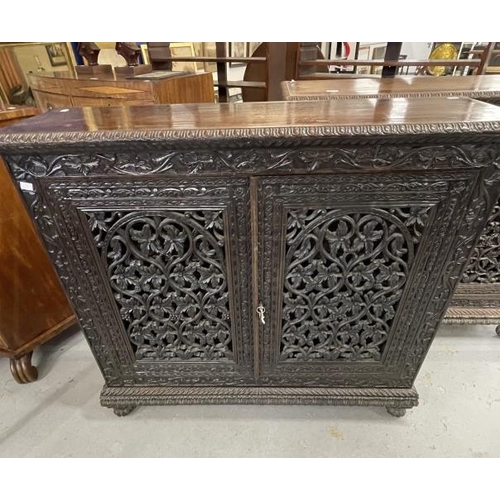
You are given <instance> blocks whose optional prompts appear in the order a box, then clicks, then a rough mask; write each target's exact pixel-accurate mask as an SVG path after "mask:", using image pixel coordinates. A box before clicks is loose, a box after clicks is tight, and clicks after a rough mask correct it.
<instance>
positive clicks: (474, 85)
mask: <svg viewBox="0 0 500 500" xmlns="http://www.w3.org/2000/svg"><path fill="white" fill-rule="evenodd" d="M281 91H282V96H283V99H284V100H286V101H303V100H332V99H370V98H377V99H393V98H395V97H411V98H422V97H471V98H474V99H480V100H483V101H487V102H491V103H494V104H500V78H499V77H498V76H493V75H479V76H453V77H451V76H449V77H439V76H396V77H394V78H378V79H374V78H351V79H342V80H341V79H339V80H297V81H293V82H292V81H291V82H282V83H281Z"/></svg>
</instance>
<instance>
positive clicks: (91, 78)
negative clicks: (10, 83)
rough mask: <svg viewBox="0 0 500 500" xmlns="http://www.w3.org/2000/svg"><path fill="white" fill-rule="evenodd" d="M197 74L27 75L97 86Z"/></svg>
mask: <svg viewBox="0 0 500 500" xmlns="http://www.w3.org/2000/svg"><path fill="white" fill-rule="evenodd" d="M196 74H197V73H194V72H191V73H190V72H187V71H152V72H151V73H146V74H142V75H136V76H126V75H120V74H117V73H115V72H112V73H101V74H88V75H78V74H74V73H72V72H71V71H55V72H53V73H51V72H43V73H31V74H29V75H28V76H29V79H30V80H40V79H45V80H69V81H72V82H74V81H77V82H80V81H81V82H84V83H89V84H96V85H97V84H98V83H99V82H102V81H105V82H124V81H126V82H131V81H135V82H137V81H139V82H144V81H150V80H151V81H157V80H166V79H171V78H182V77H186V76H193V75H196Z"/></svg>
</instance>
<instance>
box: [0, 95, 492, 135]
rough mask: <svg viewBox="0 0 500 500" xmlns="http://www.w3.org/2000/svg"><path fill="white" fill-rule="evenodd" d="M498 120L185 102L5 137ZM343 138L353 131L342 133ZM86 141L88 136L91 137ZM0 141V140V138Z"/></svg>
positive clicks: (394, 104)
mask: <svg viewBox="0 0 500 500" xmlns="http://www.w3.org/2000/svg"><path fill="white" fill-rule="evenodd" d="M499 119H500V108H497V107H495V106H490V105H488V104H485V103H482V102H478V101H475V100H469V99H451V100H448V99H441V100H436V99H419V100H413V99H392V100H387V101H380V100H379V101H377V100H376V99H360V100H357V101H349V100H338V101H331V102H328V101H318V102H305V101H303V102H301V101H296V102H255V103H244V106H242V105H241V104H230V103H225V104H202V105H196V104H187V105H183V106H179V105H172V106H148V107H141V106H131V107H109V108H84V109H79V108H72V109H70V110H68V111H66V112H61V111H58V110H52V111H50V112H48V113H44V114H42V115H39V116H37V117H34V118H31V119H29V121H24V122H20V123H18V124H16V125H13V126H12V127H9V129H8V130H4V131H0V137H1V136H2V132H4V133H9V134H13V133H47V132H52V133H57V134H58V133H62V134H69V133H73V132H95V133H96V136H97V135H98V134H97V133H98V132H106V131H109V132H118V131H119V132H120V133H122V132H123V133H127V132H128V131H130V132H141V131H164V132H169V131H171V132H172V133H173V134H174V135H178V136H179V137H180V136H182V133H183V131H189V130H215V131H220V130H231V129H234V128H237V129H241V130H246V129H249V130H251V129H261V128H262V127H270V133H271V131H272V130H276V133H280V132H279V130H278V129H280V128H282V127H283V128H285V129H287V128H290V129H293V128H300V127H344V126H352V127H363V126H379V127H384V126H386V125H416V124H422V125H423V124H428V123H438V122H441V121H443V122H453V121H455V120H457V121H467V122H469V123H475V122H477V123H481V122H490V121H497V120H499ZM345 133H346V135H350V134H353V133H355V134H357V133H358V131H357V130H356V131H352V130H349V129H346V131H345ZM90 138H91V137H89V139H90ZM0 142H1V139H0Z"/></svg>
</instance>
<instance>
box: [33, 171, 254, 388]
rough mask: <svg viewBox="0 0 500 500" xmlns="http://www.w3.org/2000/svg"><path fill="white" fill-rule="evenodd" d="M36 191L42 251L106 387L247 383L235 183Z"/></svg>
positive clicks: (246, 251) (49, 185)
mask: <svg viewBox="0 0 500 500" xmlns="http://www.w3.org/2000/svg"><path fill="white" fill-rule="evenodd" d="M43 183H44V188H43V189H42V196H43V198H44V203H42V204H41V205H42V210H43V211H45V213H43V214H41V215H40V217H44V218H45V219H46V220H47V219H48V220H49V221H51V223H52V226H53V228H54V231H55V233H56V235H57V237H56V238H55V239H54V238H50V236H49V238H46V242H47V245H48V247H49V251H51V253H52V255H53V259H54V261H55V264H56V266H57V268H58V269H59V273H60V275H61V278H62V281H63V283H65V285H66V288H67V291H68V294H69V295H70V297H71V300H72V302H73V305H74V307H75V309H76V311H77V314H78V317H79V319H80V323H81V325H82V328H83V330H84V332H85V335H86V336H87V339H88V341H89V343H90V345H91V347H92V350H93V353H94V355H95V357H96V359H97V361H98V363H99V366H100V368H101V370H102V372H103V375H104V377H105V379H106V382H107V384H108V385H115V386H117V385H118V386H119V385H152V386H154V385H160V384H161V385H177V386H182V385H207V386H208V385H219V386H220V385H222V386H224V385H242V384H243V385H245V384H251V383H252V382H253V380H254V379H253V344H252V318H251V316H250V309H249V308H250V303H251V267H250V266H251V262H250V256H251V244H250V239H249V238H250V220H249V217H250V215H249V213H250V211H249V186H248V181H247V180H245V179H227V178H226V179H222V178H214V177H211V178H209V179H193V178H175V179H169V178H165V177H150V176H148V177H147V178H144V179H137V178H134V179H132V178H124V177H119V178H114V179H106V180H103V179H89V178H77V179H75V178H64V179H55V178H51V179H45V180H44V181H43ZM42 229H43V228H42ZM44 232H46V231H44ZM51 247H52V248H51Z"/></svg>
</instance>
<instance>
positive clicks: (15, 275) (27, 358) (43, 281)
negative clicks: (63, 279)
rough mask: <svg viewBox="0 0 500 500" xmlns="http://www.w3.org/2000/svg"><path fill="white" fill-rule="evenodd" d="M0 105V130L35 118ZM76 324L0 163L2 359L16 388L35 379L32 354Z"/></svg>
mask: <svg viewBox="0 0 500 500" xmlns="http://www.w3.org/2000/svg"><path fill="white" fill-rule="evenodd" d="M37 113H38V111H37V110H36V109H34V108H26V107H19V106H1V105H0V127H2V126H4V125H10V124H12V123H14V122H16V121H18V120H20V119H23V118H26V117H29V116H33V115H36V114H37ZM75 321H76V319H75V316H74V314H73V311H72V310H71V307H70V305H69V303H68V300H67V299H66V296H65V295H64V292H63V290H62V288H61V285H60V284H59V280H58V278H57V276H56V274H55V272H54V269H53V267H52V264H51V262H50V260H49V259H48V257H47V254H46V252H45V249H44V248H43V246H42V243H41V241H40V239H39V237H38V235H37V234H36V231H35V228H34V227H33V223H32V222H31V220H30V217H29V215H28V213H27V212H26V209H25V208H24V203H23V200H22V198H21V197H20V196H19V194H18V192H17V189H16V186H15V184H14V183H13V182H12V180H11V178H10V175H9V172H8V170H7V168H6V166H5V165H4V164H3V162H2V161H1V160H0V355H5V356H8V357H10V369H11V373H12V376H13V377H14V379H15V380H16V382H19V383H26V382H33V381H35V380H36V379H37V377H38V372H37V369H36V368H35V367H34V366H32V364H31V357H32V354H33V349H34V348H35V347H37V346H38V345H40V344H42V343H43V342H46V341H47V340H49V339H51V338H52V337H54V336H55V335H57V334H58V333H60V332H61V331H62V330H64V329H65V328H67V327H68V326H70V325H71V324H72V323H74V322H75Z"/></svg>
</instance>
